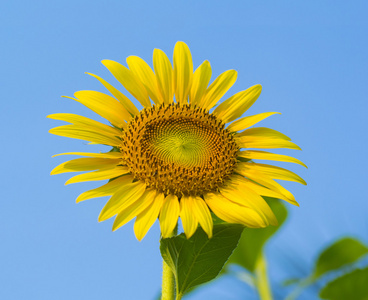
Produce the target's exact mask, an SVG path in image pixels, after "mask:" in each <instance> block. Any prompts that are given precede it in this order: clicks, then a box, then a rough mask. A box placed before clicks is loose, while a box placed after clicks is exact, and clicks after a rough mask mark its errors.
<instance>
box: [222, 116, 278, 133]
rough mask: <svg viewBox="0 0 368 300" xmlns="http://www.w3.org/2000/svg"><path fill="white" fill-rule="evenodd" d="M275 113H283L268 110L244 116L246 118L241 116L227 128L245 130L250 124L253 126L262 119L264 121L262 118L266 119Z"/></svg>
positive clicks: (232, 130)
mask: <svg viewBox="0 0 368 300" xmlns="http://www.w3.org/2000/svg"><path fill="white" fill-rule="evenodd" d="M274 114H279V115H281V113H278V112H266V113H261V114H258V115H253V116H249V117H244V118H241V119H239V120H237V121H234V122H233V123H231V124H230V125H229V126H228V127H227V129H228V130H229V131H231V132H234V131H240V130H244V129H246V128H248V127H250V126H253V125H254V124H257V123H258V122H260V121H262V120H264V119H266V118H268V117H269V116H272V115H274Z"/></svg>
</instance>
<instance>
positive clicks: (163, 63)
mask: <svg viewBox="0 0 368 300" xmlns="http://www.w3.org/2000/svg"><path fill="white" fill-rule="evenodd" d="M153 68H154V70H155V74H156V78H157V84H158V87H159V90H160V92H161V95H162V97H163V100H164V103H166V104H170V103H172V102H173V93H174V90H173V69H172V66H171V62H170V60H169V58H168V57H167V56H166V54H165V53H164V52H163V51H162V50H160V49H155V50H154V51H153Z"/></svg>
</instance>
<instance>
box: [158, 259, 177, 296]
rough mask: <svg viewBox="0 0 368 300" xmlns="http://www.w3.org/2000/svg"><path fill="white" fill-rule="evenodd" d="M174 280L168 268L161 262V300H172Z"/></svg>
mask: <svg viewBox="0 0 368 300" xmlns="http://www.w3.org/2000/svg"><path fill="white" fill-rule="evenodd" d="M174 295H175V279H174V274H173V272H172V271H171V269H170V267H169V266H168V265H167V264H166V263H165V261H164V260H163V263H162V296H161V300H174Z"/></svg>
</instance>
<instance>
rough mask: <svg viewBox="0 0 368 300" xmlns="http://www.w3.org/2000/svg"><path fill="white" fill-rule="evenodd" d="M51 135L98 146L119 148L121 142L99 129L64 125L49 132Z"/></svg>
mask: <svg viewBox="0 0 368 300" xmlns="http://www.w3.org/2000/svg"><path fill="white" fill-rule="evenodd" d="M49 132H50V133H52V134H55V135H60V136H65V137H69V138H73V139H79V140H85V141H89V142H94V143H97V144H103V145H109V146H119V145H120V144H121V140H120V139H119V138H117V137H114V136H111V134H110V133H107V132H105V133H102V132H101V130H100V129H99V128H94V127H87V126H80V125H63V126H59V127H55V128H52V129H50V130H49Z"/></svg>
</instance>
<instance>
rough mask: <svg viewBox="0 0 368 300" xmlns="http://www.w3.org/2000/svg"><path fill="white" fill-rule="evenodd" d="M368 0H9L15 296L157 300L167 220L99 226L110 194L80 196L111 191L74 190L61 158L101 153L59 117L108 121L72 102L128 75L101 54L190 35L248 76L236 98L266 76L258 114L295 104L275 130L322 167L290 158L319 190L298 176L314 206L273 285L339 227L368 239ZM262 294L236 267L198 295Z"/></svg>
mask: <svg viewBox="0 0 368 300" xmlns="http://www.w3.org/2000/svg"><path fill="white" fill-rule="evenodd" d="M367 8H368V4H367V3H366V1H350V2H348V1H316V0H313V1H295V0H294V1H291V0H288V1H283V0H280V1H255V0H254V1H226V2H225V1H129V2H128V1H112V0H108V1H69V0H66V1H38V0H35V1H2V2H1V3H0V40H1V44H0V54H1V60H2V61H1V68H0V86H1V99H2V100H1V103H2V109H1V110H0V122H1V124H0V125H1V150H0V151H1V156H0V158H1V165H2V172H1V175H0V176H1V181H0V182H1V187H2V189H1V190H2V200H1V201H0V212H1V214H2V216H1V218H0V227H1V230H0V240H1V244H2V245H1V247H0V282H1V286H2V287H1V289H0V298H1V299H16V300H18V299H32V300H33V299H35V300H43V299H53V300H58V299H70V300H73V299H78V300H79V299H82V300H83V299H88V300H93V299H153V297H154V295H155V294H156V293H157V292H158V291H159V289H160V281H161V257H160V254H159V250H158V246H159V228H158V224H155V226H154V227H153V228H152V229H151V230H150V232H149V233H148V235H147V236H146V237H145V238H144V240H143V241H142V242H138V241H137V240H136V239H135V237H134V233H133V228H132V224H130V223H129V224H128V225H126V226H124V227H123V228H121V229H119V230H118V231H116V232H111V226H112V221H111V220H109V221H106V222H103V223H98V222H97V216H98V214H99V211H100V210H101V208H102V207H103V205H104V203H105V201H106V199H104V198H98V199H93V200H89V201H86V202H85V203H80V204H75V198H76V197H77V196H78V195H79V194H80V193H81V192H83V191H85V190H87V189H91V188H93V187H95V186H97V185H96V184H93V183H86V184H82V183H81V184H75V185H70V186H67V187H64V185H63V184H64V182H65V181H66V179H67V178H68V176H67V175H58V176H52V177H51V176H50V175H49V173H50V171H51V169H52V168H53V167H55V166H56V165H57V164H59V163H61V162H63V161H64V159H65V158H63V157H57V158H53V159H52V158H51V156H52V155H53V154H56V153H61V152H69V151H86V152H88V151H99V150H102V149H101V147H97V146H87V145H86V143H84V142H82V141H79V140H72V139H67V138H62V137H57V136H52V135H51V134H49V133H48V130H49V129H50V128H52V127H54V126H57V125H58V124H59V123H58V122H56V121H53V120H49V119H46V115H48V114H51V113H58V112H70V113H77V114H82V115H85V116H89V117H94V115H93V113H91V112H89V111H88V110H87V109H85V108H83V107H81V106H80V105H78V104H77V103H73V101H71V100H68V99H64V98H60V96H61V95H68V96H72V95H73V93H74V92H75V91H78V90H86V89H92V90H99V91H103V88H102V87H101V85H100V84H99V83H98V82H97V81H96V80H95V79H93V78H92V77H90V76H88V75H85V74H84V72H91V73H95V74H98V75H100V76H101V77H103V78H105V79H107V80H108V81H110V82H111V83H116V82H115V81H114V80H115V79H113V78H112V76H111V75H110V74H109V73H108V71H107V70H106V69H105V68H104V67H103V65H102V64H101V63H100V61H101V60H102V59H112V60H116V61H119V62H122V63H125V58H126V57H127V56H129V55H137V56H140V57H142V58H143V59H145V60H146V61H147V62H149V63H150V64H151V62H152V51H153V49H154V48H160V49H162V50H164V51H165V52H166V53H167V54H168V56H169V57H171V55H172V50H173V47H174V45H175V43H176V41H178V40H181V41H184V42H186V43H187V44H188V46H189V47H190V49H191V51H192V55H193V61H194V65H195V67H197V66H198V65H199V64H200V63H201V62H202V61H203V60H205V59H207V60H209V61H210V63H211V66H212V68H213V78H215V76H216V75H218V74H220V73H221V72H223V71H225V70H228V69H236V70H237V71H238V80H237V82H236V83H235V85H234V86H233V87H232V89H231V90H230V91H229V92H228V94H227V96H229V95H232V94H234V93H236V92H237V91H240V90H243V89H245V88H247V87H249V86H251V85H254V84H258V83H260V84H262V85H263V92H262V95H261V96H260V98H259V100H258V101H257V102H256V104H255V105H254V106H253V107H252V108H251V109H250V111H249V114H255V113H261V112H265V111H279V112H281V113H282V115H281V116H279V115H276V116H274V117H271V118H270V119H268V120H266V121H264V122H263V124H262V126H265V127H271V128H273V129H276V130H279V131H281V132H283V133H285V134H286V135H288V136H290V137H291V138H292V139H293V141H294V142H296V143H297V144H298V145H300V146H301V148H302V149H303V151H301V152H296V151H291V150H290V151H287V150H286V151H280V153H283V154H290V155H294V156H296V157H297V158H299V159H301V160H302V161H304V162H305V163H306V164H307V165H308V167H309V169H308V170H306V169H304V168H302V167H300V166H290V169H292V170H293V171H295V172H297V173H298V174H299V175H301V176H302V177H303V178H304V179H305V180H306V181H307V182H308V186H307V187H304V186H301V185H298V184H293V183H287V184H285V186H286V187H287V188H289V189H291V190H292V191H293V193H294V194H295V196H296V199H297V200H298V202H299V203H300V207H299V208H295V207H291V205H288V208H289V211H290V217H289V219H288V221H287V224H286V225H285V227H284V228H283V229H282V231H280V232H279V234H278V235H277V237H276V238H275V239H274V240H273V241H272V242H271V243H270V245H269V247H268V249H267V254H268V256H269V258H270V262H269V267H270V272H271V275H272V277H273V279H274V281H276V282H279V281H281V280H283V279H285V278H288V277H293V276H298V275H302V274H303V272H305V274H306V273H307V272H308V270H309V269H310V264H311V262H312V261H313V259H314V257H315V256H316V254H317V252H318V250H319V249H320V248H321V247H323V246H325V245H326V244H327V243H330V242H331V241H333V240H334V239H336V238H338V237H341V236H344V235H353V236H356V237H358V238H360V239H362V240H363V241H365V242H366V243H368V222H367V211H368V201H367V193H366V186H367V185H366V180H367V174H366V169H367V167H368V166H367V160H366V158H365V157H366V147H367V146H368V144H367V133H366V130H367V119H366V112H367V108H368V106H367V96H366V86H367V79H368V76H367V75H368V74H367V73H368V71H367V70H368V59H367V50H366V49H367V46H368V42H367V29H368V28H367V25H368V24H367V18H366V12H367ZM280 165H282V164H280ZM283 166H285V164H283ZM288 167H289V166H288ZM298 270H299V271H298ZM281 294H282V292H281ZM249 295H250V291H249V289H247V288H246V287H245V286H244V285H242V284H241V283H240V282H239V281H238V280H236V279H234V278H230V277H224V278H222V279H221V280H219V281H216V282H213V283H211V284H210V285H208V286H206V287H203V288H202V289H200V290H198V291H197V292H195V293H193V294H192V295H189V296H188V297H187V298H186V299H188V300H199V299H204V298H205V297H207V298H208V299H215V300H217V299H232V300H238V299H239V300H240V299H244V297H245V296H249ZM249 299H252V298H249ZM301 299H302V298H301Z"/></svg>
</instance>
